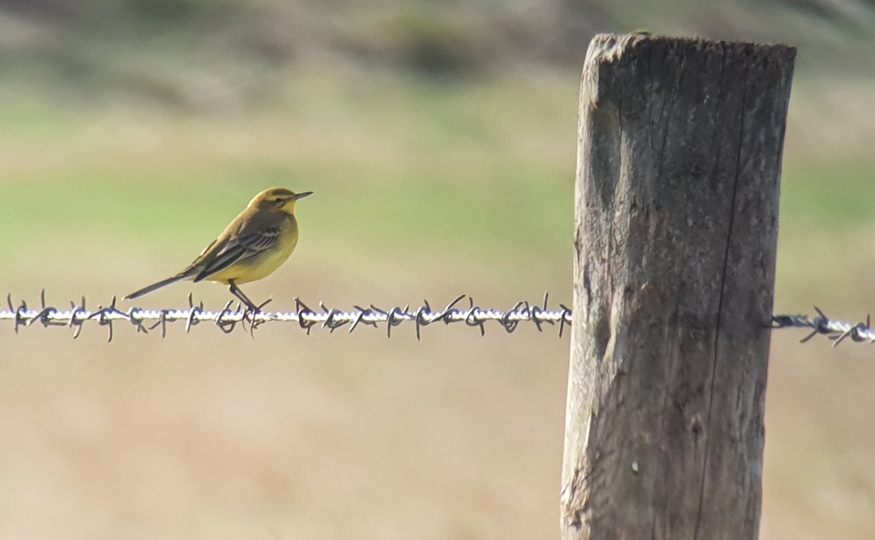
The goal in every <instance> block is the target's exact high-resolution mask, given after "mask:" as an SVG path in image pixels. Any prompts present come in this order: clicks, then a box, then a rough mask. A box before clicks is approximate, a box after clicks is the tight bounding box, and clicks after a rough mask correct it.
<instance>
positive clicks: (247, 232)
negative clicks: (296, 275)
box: [194, 219, 282, 282]
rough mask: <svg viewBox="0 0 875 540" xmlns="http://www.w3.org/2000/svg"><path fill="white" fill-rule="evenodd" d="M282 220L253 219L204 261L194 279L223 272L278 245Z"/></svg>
mask: <svg viewBox="0 0 875 540" xmlns="http://www.w3.org/2000/svg"><path fill="white" fill-rule="evenodd" d="M281 224H282V223H281V222H280V221H277V220H275V219H263V220H258V219H253V220H252V221H249V222H248V223H246V224H245V225H244V226H243V227H242V228H241V230H240V231H239V233H238V234H235V235H233V236H232V237H231V238H229V239H228V241H227V242H226V243H225V244H224V245H223V246H222V247H221V248H220V249H219V250H217V251H216V252H215V253H214V254H212V257H210V260H209V261H204V262H205V264H204V266H203V267H202V268H201V269H200V273H198V275H197V276H195V278H194V281H196V282H197V281H201V280H203V279H206V278H208V277H210V276H211V275H213V274H215V273H217V272H221V271H222V270H224V269H226V268H228V267H229V266H231V265H233V264H236V263H239V262H242V261H245V260H246V259H249V258H252V257H254V256H256V255H258V254H259V253H261V252H263V251H266V250H268V249H270V248H272V247H273V246H274V245H276V243H277V241H278V240H279V236H280V226H281Z"/></svg>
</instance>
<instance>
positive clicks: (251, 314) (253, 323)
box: [241, 298, 273, 338]
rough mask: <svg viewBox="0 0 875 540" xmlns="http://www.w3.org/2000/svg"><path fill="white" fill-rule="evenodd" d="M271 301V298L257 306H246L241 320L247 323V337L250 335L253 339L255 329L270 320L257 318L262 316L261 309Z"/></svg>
mask: <svg viewBox="0 0 875 540" xmlns="http://www.w3.org/2000/svg"><path fill="white" fill-rule="evenodd" d="M272 301H273V298H268V299H267V300H265V301H264V302H262V303H261V304H259V305H257V306H256V305H255V304H249V305H247V306H246V311H244V312H243V319H242V320H243V321H246V320H248V321H249V335H251V336H252V337H253V338H254V337H255V329H256V328H258V327H259V326H261V325H262V324H264V323H265V322H267V321H268V320H270V319H268V318H266V317H259V315H261V314H262V311H261V308H263V307H264V306H266V305H268V304H269V303H271V302H272ZM241 322H242V321H241ZM244 328H245V325H244Z"/></svg>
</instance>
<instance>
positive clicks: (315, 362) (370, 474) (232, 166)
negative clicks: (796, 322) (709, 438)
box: [0, 0, 875, 540]
mask: <svg viewBox="0 0 875 540" xmlns="http://www.w3.org/2000/svg"><path fill="white" fill-rule="evenodd" d="M639 29H648V30H650V31H652V32H654V33H660V34H680V35H690V34H698V35H703V36H706V37H710V38H732V39H746V40H757V41H783V42H788V43H791V44H794V45H796V46H798V48H799V56H798V60H797V69H796V78H795V84H794V87H793V97H792V102H791V107H790V121H789V129H788V132H787V139H786V151H785V168H784V180H783V194H782V208H781V231H780V243H779V260H778V282H777V300H776V311H777V312H782V313H783V312H811V311H812V309H811V306H812V305H817V306H819V307H821V308H823V309H824V310H826V312H827V313H828V314H830V315H831V316H833V317H838V318H844V319H853V320H858V319H860V318H862V317H863V316H864V315H865V314H866V313H867V312H868V311H870V310H872V309H873V308H875V277H873V273H872V270H871V269H872V268H873V266H875V242H873V241H872V236H873V232H875V198H873V197H871V196H870V195H871V192H870V191H869V190H870V189H872V185H873V183H872V177H873V173H875V152H873V150H875V2H873V1H872V0H772V1H765V2H752V1H749V0H748V1H730V2H724V3H722V4H719V5H716V3H715V5H713V6H710V7H705V6H703V5H702V3H701V2H698V1H696V0H672V1H662V2H612V1H610V0H591V1H582V2H581V1H571V0H546V1H544V0H540V1H536V0H513V1H508V2H496V1H493V0H471V1H469V2H458V1H453V0H415V1H411V2H401V1H397V0H382V1H380V2H366V1H361V0H331V1H325V0H297V1H292V2H282V1H279V0H2V1H0V260H2V264H0V283H2V287H0V289H2V290H3V292H7V291H8V292H11V293H12V294H13V297H14V299H15V301H16V302H17V301H19V300H20V299H25V300H28V301H29V302H31V303H35V302H38V298H39V292H40V290H41V289H42V288H45V289H46V290H47V295H48V300H49V302H50V303H53V304H55V305H59V306H65V305H67V302H68V301H69V300H72V299H77V298H79V296H80V295H82V294H86V295H87V296H88V298H89V299H90V301H91V303H92V305H95V304H96V303H100V302H107V301H108V300H109V299H110V298H111V297H112V295H114V294H117V295H120V296H121V295H124V294H126V293H128V292H131V291H132V290H134V289H135V288H138V287H140V286H143V285H145V284H147V283H149V282H152V281H154V280H157V279H159V278H162V277H165V276H166V275H169V274H171V273H173V272H176V271H177V270H179V269H180V268H181V267H182V266H184V265H185V264H187V263H188V262H189V261H190V260H191V258H192V257H193V256H194V255H195V254H196V253H198V252H199V251H200V250H201V249H202V248H203V247H204V246H205V245H206V244H207V243H208V242H209V241H210V240H211V239H212V238H213V237H214V236H215V235H216V234H217V233H218V232H219V231H220V230H221V229H222V228H223V227H224V226H225V225H226V223H227V222H228V221H229V220H230V219H231V218H232V217H233V216H234V215H236V214H237V213H238V212H239V211H240V210H241V209H242V208H243V206H244V205H245V204H246V203H247V202H248V201H249V199H250V198H251V197H252V196H253V195H254V194H255V193H257V192H258V191H260V190H262V189H264V188H267V187H272V186H286V187H289V188H291V189H294V190H313V191H315V192H316V194H315V195H314V196H313V197H311V198H309V199H306V200H305V201H303V202H302V203H301V204H300V205H299V210H298V215H299V219H300V222H301V231H302V232H301V241H300V244H299V246H298V250H297V251H296V253H295V254H294V256H293V257H292V260H291V262H290V263H289V264H287V265H286V266H284V267H283V268H282V269H281V270H279V271H278V272H277V273H276V274H274V275H273V276H271V277H270V278H269V279H267V280H264V281H262V282H259V283H255V284H251V285H249V286H248V287H247V288H246V291H247V293H248V295H249V296H250V297H252V298H253V299H257V300H258V299H264V298H267V297H269V296H272V297H273V298H274V303H273V304H271V307H272V308H274V309H292V308H293V307H294V301H293V298H294V297H295V296H300V297H301V298H302V299H303V300H304V301H305V302H307V303H309V304H310V305H312V306H315V305H316V304H318V301H319V300H323V301H325V302H326V303H327V304H328V305H329V306H335V307H341V308H348V307H350V306H352V305H354V304H363V305H367V304H369V303H371V302H373V303H376V304H377V305H386V306H388V305H393V304H401V305H404V304H406V303H410V304H418V303H419V302H421V300H422V299H423V298H427V299H428V300H430V301H431V302H432V303H434V304H441V303H444V302H447V301H449V300H451V299H452V298H454V297H455V296H456V295H457V294H460V293H466V294H469V295H472V296H473V297H474V298H475V300H477V302H478V303H480V304H481V305H484V306H495V307H503V308H507V307H510V306H511V305H513V304H514V303H515V302H516V301H518V300H521V299H528V300H532V301H538V300H540V299H541V298H542V296H543V293H544V291H550V293H551V295H552V296H551V298H552V299H553V301H554V302H557V303H558V302H564V303H568V302H569V301H570V297H571V295H570V278H571V257H572V250H571V245H572V244H571V233H572V191H573V182H574V167H575V163H574V160H575V141H576V115H577V87H578V78H579V73H580V69H581V66H582V63H583V58H584V54H585V50H586V46H587V43H588V42H589V40H590V38H591V37H592V35H593V34H594V33H595V32H629V31H634V30H639ZM189 292H194V293H195V295H196V298H198V299H201V300H203V301H204V302H205V303H206V305H207V307H212V308H218V307H220V306H221V305H222V304H223V303H224V302H225V300H226V299H228V298H229V295H228V293H227V291H226V290H225V289H224V288H222V287H218V286H215V285H209V284H200V285H191V284H178V285H175V286H173V287H169V288H167V289H165V290H162V291H160V292H158V293H155V294H153V295H150V296H147V297H144V298H143V299H141V301H138V302H139V305H142V306H144V307H176V306H184V305H186V296H187V295H188V293H189ZM125 306H127V304H125ZM548 330H549V329H548ZM168 334H169V335H168V337H167V339H164V340H161V339H160V337H159V336H158V335H155V334H154V333H153V334H151V335H143V334H137V333H135V332H134V329H133V328H127V327H124V326H122V327H119V328H117V329H116V337H115V340H114V341H113V343H111V344H107V343H106V334H105V332H104V331H103V329H99V328H97V327H95V326H89V327H88V328H85V329H84V331H83V333H82V336H81V337H80V338H79V339H78V340H76V341H72V340H71V339H70V336H69V332H67V331H66V330H64V329H48V330H46V329H42V328H29V329H22V331H21V332H20V333H19V335H17V336H15V335H14V334H13V330H12V326H11V325H2V327H0V361H2V365H0V373H2V376H0V440H2V441H3V443H2V445H0V539H50V538H51V539H56V538H65V539H95V538H113V539H148V538H162V539H170V540H172V539H200V538H204V539H212V538H247V539H250V538H251V539H258V538H264V539H268V540H269V539H282V540H290V539H298V538H322V539H340V538H344V539H346V538H361V539H390V540H391V539H442V540H486V539H499V538H500V539H532V538H556V537H558V505H559V502H558V499H559V476H560V468H561V465H560V462H561V453H562V440H563V424H564V404H565V384H566V370H567V362H568V337H567V335H566V336H565V337H563V338H562V339H559V338H557V337H556V335H555V334H554V333H552V332H550V331H547V332H545V333H543V334H540V333H538V332H537V331H536V330H535V329H534V328H529V327H521V328H520V329H519V330H518V331H517V332H516V333H515V334H514V335H510V336H509V335H506V334H505V333H504V331H503V330H501V329H500V328H498V327H497V326H496V327H492V328H488V329H487V334H486V337H484V338H481V337H479V333H478V332H477V331H476V330H473V329H467V328H463V327H446V328H427V329H425V331H424V337H423V339H422V341H421V342H417V341H416V339H415V337H414V334H413V329H412V328H408V327H401V328H398V329H396V332H395V333H393V337H392V339H391V341H390V340H387V339H386V337H385V334H384V333H383V331H373V330H367V329H363V330H361V331H359V332H356V333H355V334H354V335H349V334H346V333H345V332H343V331H341V332H337V333H335V334H333V335H329V334H328V333H327V332H325V331H319V330H315V331H314V332H313V335H311V336H309V337H306V336H305V335H304V334H303V333H302V332H301V331H300V329H296V328H294V327H291V326H288V327H284V326H282V325H267V326H265V327H263V328H261V329H259V331H258V333H257V339H256V340H253V339H251V338H250V337H249V336H248V335H246V334H245V333H243V332H239V331H238V332H235V333H234V334H232V335H228V336H225V335H223V334H221V333H220V332H219V331H218V330H217V329H216V328H213V327H210V326H202V327H197V328H195V329H193V331H192V333H191V334H190V335H188V336H186V335H185V333H184V329H183V328H182V326H181V325H179V324H177V325H174V326H171V327H170V328H169V332H168ZM803 336H804V332H793V331H785V332H780V333H776V334H775V335H774V337H773V341H772V357H771V366H770V367H771V371H770V376H769V391H768V399H767V418H766V421H767V445H766V468H765V503H764V508H763V519H762V535H761V537H762V538H763V539H767V540H778V539H791V538H792V539H799V540H806V539H824V538H841V539H869V538H875V468H873V467H872V458H873V456H875V421H873V411H875V359H873V358H875V349H873V348H872V347H871V346H866V345H862V344H851V343H848V344H845V345H842V346H841V347H839V348H837V349H832V348H831V346H830V343H829V342H828V341H827V340H825V339H815V340H813V341H812V342H810V343H808V344H806V345H800V344H799V343H798V340H799V339H800V338H801V337H803Z"/></svg>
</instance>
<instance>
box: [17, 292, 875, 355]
mask: <svg viewBox="0 0 875 540" xmlns="http://www.w3.org/2000/svg"><path fill="white" fill-rule="evenodd" d="M465 298H467V299H468V306H467V307H462V308H460V307H458V306H459V304H460V303H461V302H462V301H463V300H464V299H465ZM269 302H270V300H268V301H267V302H265V303H263V304H262V305H261V306H259V310H258V311H253V310H251V309H248V308H244V307H243V306H242V305H241V304H240V303H239V302H238V303H237V304H236V305H234V306H233V307H232V305H233V300H231V301H229V302H228V303H227V304H225V306H224V307H223V308H222V309H221V310H218V311H214V310H208V309H204V304H203V302H200V303H198V304H195V302H194V299H193V297H192V295H189V296H188V307H187V308H182V309H146V308H140V307H130V308H128V309H127V310H124V311H123V310H121V309H119V308H118V306H117V301H116V298H115V297H113V298H112V302H110V304H109V305H108V306H98V307H97V309H95V310H90V309H88V308H87V307H86V300H85V297H84V296H83V297H82V299H81V301H80V303H79V304H76V303H74V302H70V308H69V309H58V308H55V307H52V306H49V305H47V304H46V292H45V290H43V291H42V292H41V293H40V306H39V308H30V307H28V305H27V303H26V302H25V301H23V300H22V301H21V303H20V304H19V305H18V307H15V306H14V304H13V302H12V295H11V294H10V295H7V297H6V304H7V306H8V309H0V321H4V320H5V321H12V322H13V324H14V328H15V333H16V334H17V333H18V329H19V328H20V327H22V326H25V327H27V326H31V325H33V324H34V323H37V322H39V323H40V324H42V325H43V326H44V327H48V326H67V327H70V328H72V329H73V338H74V339H75V338H77V337H79V334H80V333H81V332H82V327H83V326H84V324H85V323H88V322H96V323H97V324H98V325H100V326H106V327H107V330H108V333H109V336H108V340H109V341H112V338H113V324H114V323H116V322H128V323H130V324H132V325H134V326H135V327H136V329H137V331H138V332H143V333H149V332H150V331H151V330H155V329H156V328H158V327H160V328H161V337H165V336H166V335H167V324H168V323H174V322H177V321H183V322H184V323H185V331H186V333H188V332H191V328H192V327H193V326H196V325H198V324H201V323H205V322H209V323H213V324H215V325H216V326H217V327H218V328H219V329H220V330H222V331H223V332H225V333H226V334H228V333H231V332H233V331H234V329H235V328H237V327H238V325H239V326H240V327H242V328H243V329H244V330H245V329H246V326H247V325H248V326H249V332H250V334H252V335H254V332H255V329H256V328H258V327H259V326H261V325H262V324H264V323H268V322H290V323H297V325H298V326H299V327H300V328H302V329H303V330H305V331H306V333H307V334H308V335H309V334H310V331H311V330H312V329H313V327H315V326H319V327H321V328H328V330H329V331H330V332H334V331H335V330H337V329H338V328H341V327H344V326H347V325H348V326H349V332H353V331H354V330H355V329H356V328H358V327H359V326H370V327H373V328H377V327H379V326H380V325H381V324H385V327H386V336H387V337H391V336H392V329H393V328H395V327H396V326H399V325H401V324H403V323H413V324H414V326H415V328H416V339H421V337H422V332H421V331H422V328H423V327H425V326H428V325H430V324H433V323H436V322H443V323H444V324H452V323H465V324H466V325H467V326H472V327H477V328H479V329H480V333H481V335H484V334H485V333H486V328H485V325H486V323H487V322H491V321H494V322H496V323H498V324H499V325H500V326H501V327H502V328H504V329H505V331H506V332H508V333H512V332H513V331H514V330H516V328H517V326H518V325H519V323H521V322H531V323H533V324H534V325H535V326H536V327H537V329H538V331H543V325H544V324H549V325H558V329H559V332H558V333H559V337H560V338H561V337H562V335H563V332H564V330H565V327H566V326H567V325H570V324H571V321H572V313H571V310H570V309H569V308H568V307H566V306H565V305H563V304H559V309H549V307H548V302H549V294H547V293H545V294H544V301H543V303H542V304H541V305H540V306H539V305H533V304H530V303H529V302H526V301H522V302H517V303H516V304H514V306H513V307H511V308H510V309H508V310H506V311H501V310H497V309H490V308H483V307H480V306H477V305H475V303H474V300H473V299H472V298H471V297H469V296H467V295H464V294H462V295H459V296H458V297H457V298H456V299H455V300H453V301H452V302H450V303H449V304H447V306H446V307H444V308H443V309H439V310H433V309H432V308H431V305H430V304H429V303H428V301H427V300H426V301H423V305H422V306H420V307H417V308H415V309H412V310H411V308H410V306H409V305H407V306H404V308H401V307H398V306H394V307H391V308H389V309H381V308H378V307H377V306H375V305H373V304H371V305H370V306H369V307H367V308H363V307H361V306H358V305H356V306H353V307H354V311H353V310H350V311H341V310H339V309H334V308H328V307H326V306H325V304H324V303H322V302H319V309H320V310H321V311H316V310H313V309H310V308H309V307H308V306H307V304H305V303H304V302H302V301H301V300H300V299H298V298H295V306H296V309H295V311H288V312H283V311H276V312H270V311H263V310H262V309H261V308H263V307H264V306H265V305H267V303H269ZM814 310H815V311H816V312H817V317H814V318H813V319H812V318H809V317H808V316H807V315H775V316H773V317H772V325H771V328H773V329H782V328H806V329H810V330H811V333H809V334H808V335H807V336H805V337H804V338H802V339H801V340H800V342H801V343H807V342H808V341H810V340H811V339H812V338H813V337H814V336H817V335H824V336H826V337H827V338H829V339H831V340H833V342H834V343H833V346H834V347H835V346H837V345H838V344H840V343H841V342H843V341H844V340H846V339H848V338H850V339H851V341H853V342H858V343H860V342H864V343H875V329H873V328H872V326H871V318H870V317H869V316H866V321H865V322H858V323H855V324H854V323H848V322H845V321H840V320H835V319H830V318H829V317H827V316H826V314H825V313H824V312H823V311H822V310H821V309H819V308H818V307H817V306H815V307H814Z"/></svg>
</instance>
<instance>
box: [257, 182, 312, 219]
mask: <svg viewBox="0 0 875 540" xmlns="http://www.w3.org/2000/svg"><path fill="white" fill-rule="evenodd" d="M312 194H313V192H312V191H305V192H303V193H295V192H294V191H292V190H289V189H286V188H270V189H266V190H264V191H262V192H261V193H259V194H258V195H256V196H255V198H254V199H252V201H251V202H250V203H249V206H252V207H255V208H259V209H262V210H278V211H280V212H285V213H286V214H290V215H294V213H295V204H296V202H297V201H298V199H303V198H304V197H306V196H307V195H312Z"/></svg>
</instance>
